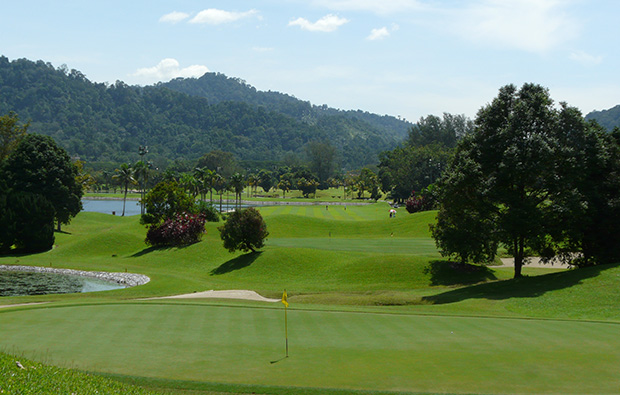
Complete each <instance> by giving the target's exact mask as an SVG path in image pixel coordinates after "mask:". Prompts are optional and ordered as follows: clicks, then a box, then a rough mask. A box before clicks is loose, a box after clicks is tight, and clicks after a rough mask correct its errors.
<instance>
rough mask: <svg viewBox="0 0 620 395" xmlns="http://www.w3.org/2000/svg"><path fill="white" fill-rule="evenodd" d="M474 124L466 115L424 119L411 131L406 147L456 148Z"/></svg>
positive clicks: (444, 115)
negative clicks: (440, 146) (438, 146)
mask: <svg viewBox="0 0 620 395" xmlns="http://www.w3.org/2000/svg"><path fill="white" fill-rule="evenodd" d="M473 128H474V123H473V122H472V121H471V119H469V118H467V117H466V116H465V115H453V114H449V113H444V114H443V118H440V117H438V116H436V115H428V116H427V117H422V118H420V120H419V121H418V123H416V124H415V125H413V126H412V127H411V129H409V134H408V136H407V141H406V145H408V146H411V147H421V146H427V145H436V144H439V145H442V146H444V147H446V148H454V147H455V146H456V143H457V141H458V140H459V139H460V138H462V137H463V136H465V135H466V134H468V133H470V132H471V131H472V130H473Z"/></svg>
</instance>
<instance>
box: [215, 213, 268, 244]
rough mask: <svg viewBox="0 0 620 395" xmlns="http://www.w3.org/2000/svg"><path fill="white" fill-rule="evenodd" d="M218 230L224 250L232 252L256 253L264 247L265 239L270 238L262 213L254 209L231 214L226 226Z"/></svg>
mask: <svg viewBox="0 0 620 395" xmlns="http://www.w3.org/2000/svg"><path fill="white" fill-rule="evenodd" d="M218 230H219V231H220V237H221V238H222V241H223V242H224V248H226V249H227V250H228V251H230V252H234V251H237V250H240V251H244V252H247V251H252V252H256V250H257V249H259V248H262V247H263V245H264V243H265V239H266V238H267V236H269V232H267V225H266V224H265V220H264V219H263V217H262V216H261V215H260V212H259V211H258V210H256V209H254V208H252V207H250V208H247V209H243V210H235V211H233V212H232V213H230V214H229V215H228V218H227V219H226V222H225V223H224V225H222V226H220V227H219V228H218Z"/></svg>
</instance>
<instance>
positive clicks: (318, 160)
mask: <svg viewBox="0 0 620 395" xmlns="http://www.w3.org/2000/svg"><path fill="white" fill-rule="evenodd" d="M306 155H307V156H308V161H309V163H308V167H309V168H310V171H312V173H313V174H314V175H315V176H316V177H317V178H318V180H319V184H320V187H321V188H327V187H328V185H327V180H328V179H329V178H330V177H331V176H332V175H333V174H334V171H335V170H336V168H337V167H338V153H337V151H336V148H335V147H334V146H333V145H331V143H330V142H329V141H327V140H325V141H311V142H309V143H308V145H306Z"/></svg>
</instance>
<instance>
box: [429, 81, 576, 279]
mask: <svg viewBox="0 0 620 395" xmlns="http://www.w3.org/2000/svg"><path fill="white" fill-rule="evenodd" d="M562 117H569V118H571V117H574V114H572V115H571V114H568V113H567V111H566V108H565V107H564V108H562V109H561V110H557V109H555V108H554V105H553V101H552V100H551V98H550V96H549V92H548V91H547V89H545V88H543V87H541V86H539V85H535V84H525V85H523V86H522V87H521V89H519V90H518V89H517V88H516V87H515V86H514V85H508V86H505V87H502V88H501V89H500V91H499V95H498V96H497V97H496V98H495V99H494V100H493V101H492V102H491V104H488V105H487V106H485V107H483V108H482V109H481V110H480V111H479V112H478V115H477V117H476V121H475V124H476V128H475V131H474V132H473V133H471V134H469V135H467V136H465V137H464V138H463V139H462V140H461V141H460V142H459V145H458V148H457V150H458V151H457V158H458V160H454V161H452V162H451V164H450V166H449V168H448V170H447V172H446V174H445V175H444V177H443V178H442V180H441V182H440V185H439V188H438V190H439V203H440V212H439V214H438V223H437V225H436V226H435V228H434V229H433V236H434V237H435V239H436V242H437V245H438V247H439V248H440V250H441V252H442V254H444V255H450V254H458V255H459V256H460V257H461V259H462V260H466V259H469V258H472V257H473V258H475V259H477V260H478V259H482V258H486V259H485V260H490V259H492V258H493V256H494V254H495V248H496V246H497V244H498V243H502V244H503V245H505V246H506V247H507V248H508V250H509V251H510V252H511V253H512V254H513V256H514V262H515V267H514V276H515V278H517V277H521V269H522V266H523V264H524V263H525V262H526V258H527V256H526V254H527V250H528V247H529V248H530V249H531V250H532V251H543V250H546V249H548V242H549V238H548V235H549V232H550V230H551V226H552V225H550V219H551V214H552V205H551V204H550V202H552V201H553V199H554V197H555V196H557V195H558V194H560V193H562V191H563V189H562V182H561V180H560V177H559V174H558V166H557V163H558V162H557V159H558V153H559V139H558V136H559V135H566V134H569V133H570V128H567V127H566V122H560V119H562ZM575 121H578V120H575ZM459 207H460V209H458V208H459ZM458 217H460V218H458ZM466 226H470V229H469V230H467V229H464V227H466ZM481 232H486V235H484V236H482V235H481ZM455 234H456V235H460V236H465V235H470V237H469V238H468V239H467V240H468V243H469V244H468V246H467V247H468V248H461V249H460V250H457V249H456V248H455V245H456V244H455V242H454V240H450V237H454V235H455ZM472 235H473V236H478V237H471V236H472Z"/></svg>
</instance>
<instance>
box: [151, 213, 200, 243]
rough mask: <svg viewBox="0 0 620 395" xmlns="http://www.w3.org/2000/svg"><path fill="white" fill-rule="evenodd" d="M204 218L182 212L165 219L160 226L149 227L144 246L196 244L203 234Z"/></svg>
mask: <svg viewBox="0 0 620 395" xmlns="http://www.w3.org/2000/svg"><path fill="white" fill-rule="evenodd" d="M205 222H206V217H205V216H204V215H202V214H189V213H186V212H183V213H181V214H177V215H175V216H173V217H172V218H168V219H166V220H165V221H164V222H163V223H162V224H161V225H157V224H155V225H151V226H150V227H149V229H148V231H147V232H146V240H145V242H146V244H149V245H152V246H180V245H188V244H193V243H197V242H199V241H200V239H201V238H202V235H203V234H204V233H205Z"/></svg>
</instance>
